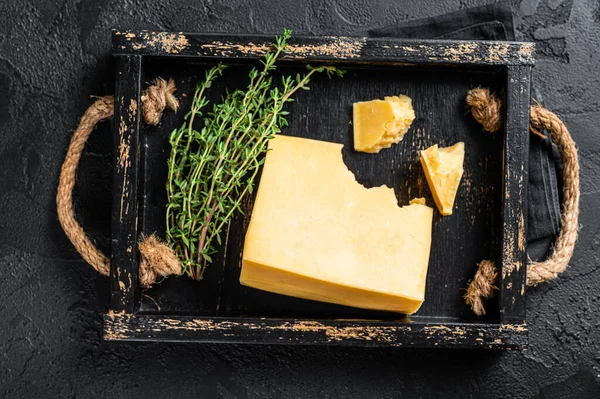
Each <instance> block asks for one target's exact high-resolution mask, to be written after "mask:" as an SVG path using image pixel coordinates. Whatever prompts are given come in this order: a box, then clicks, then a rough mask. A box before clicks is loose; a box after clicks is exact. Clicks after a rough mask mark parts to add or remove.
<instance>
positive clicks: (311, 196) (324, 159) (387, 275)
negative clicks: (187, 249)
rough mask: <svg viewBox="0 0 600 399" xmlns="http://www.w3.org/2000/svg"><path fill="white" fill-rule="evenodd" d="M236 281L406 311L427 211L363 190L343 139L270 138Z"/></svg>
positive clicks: (412, 305) (417, 274)
mask: <svg viewBox="0 0 600 399" xmlns="http://www.w3.org/2000/svg"><path fill="white" fill-rule="evenodd" d="M269 148H270V151H268V152H267V156H266V160H265V165H264V169H263V172H262V176H261V180H260V186H259V189H258V192H257V197H256V202H255V204H254V209H253V211H252V217H251V219H250V225H249V227H248V231H247V233H246V241H245V244H244V253H243V261H242V272H241V277H240V282H241V283H242V284H243V285H246V286H249V287H254V288H258V289H262V290H266V291H271V292H275V293H278V294H284V295H290V296H295V297H300V298H305V299H312V300H317V301H323V302H331V303H337V304H342V305H347V306H354V307H359V308H366V309H381V310H388V311H395V312H402V313H406V314H411V313H414V312H416V311H417V309H419V307H420V306H421V304H422V302H423V299H424V295H425V280H426V274H427V265H428V262H429V251H430V247H431V222H432V217H433V210H432V209H431V208H429V207H427V206H425V205H421V204H413V205H409V206H404V207H399V206H398V205H397V200H396V196H395V194H394V190H393V189H391V188H388V187H386V186H381V187H375V188H370V189H367V188H365V187H363V186H362V185H360V184H359V183H357V182H356V180H355V178H354V175H353V174H352V173H351V172H350V171H349V170H348V169H347V168H346V166H345V165H344V161H343V159H342V154H341V150H342V145H341V144H334V143H327V142H323V141H315V140H309V139H302V138H294V137H287V136H282V135H277V136H276V137H275V138H274V139H272V140H270V141H269Z"/></svg>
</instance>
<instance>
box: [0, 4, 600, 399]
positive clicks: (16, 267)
mask: <svg viewBox="0 0 600 399" xmlns="http://www.w3.org/2000/svg"><path fill="white" fill-rule="evenodd" d="M253 3H254V5H250V4H252V3H250V2H242V1H239V0H237V1H227V2H225V1H223V2H212V1H208V2H204V3H200V2H198V3H196V2H194V3H192V2H190V1H176V0H166V1H160V2H159V1H153V2H142V1H106V0H101V1H98V0H94V1H91V0H86V1H80V2H68V1H59V2H57V1H49V0H46V1H41V0H40V1H38V2H33V1H31V2H26V1H16V0H15V1H10V0H4V1H3V2H2V3H1V4H0V94H1V95H2V99H1V101H0V179H1V183H0V186H1V187H2V190H0V204H1V206H0V220H1V222H0V226H1V231H0V243H1V244H0V266H1V267H0V281H2V288H1V290H0V334H1V338H2V339H1V340H0V394H3V395H4V396H6V397H57V396H59V397H71V396H83V397H87V396H102V397H141V396H143V397H168V396H171V395H172V396H181V395H183V396H191V395H192V394H196V395H197V396H199V395H203V396H205V397H219V396H221V397H302V396H312V397H325V396H333V397H347V396H351V395H352V396H357V397H398V396H406V397H419V396H421V397H430V396H433V394H435V393H438V394H442V395H443V396H445V397H461V398H462V397H469V396H471V397H484V396H485V397H489V398H494V397H499V398H500V397H502V398H504V397H541V398H564V397H574V398H575V397H584V398H585V397H589V398H594V397H598V396H600V378H599V377H598V376H599V375H600V322H599V319H598V314H599V312H600V271H598V268H599V265H600V259H599V255H600V249H599V246H600V239H599V236H598V235H599V233H600V217H599V216H598V214H597V209H598V208H599V206H600V174H599V173H598V172H597V170H596V169H597V168H598V167H599V166H600V156H599V155H598V154H599V153H600V133H599V132H598V126H600V103H599V100H598V99H599V98H600V74H599V73H598V69H597V68H598V66H597V65H598V63H599V61H600V52H598V49H599V48H600V7H599V5H598V2H597V1H596V0H566V1H561V0H524V1H522V2H520V1H513V2H512V3H513V10H514V11H515V12H516V14H517V20H516V26H517V30H518V37H517V38H518V39H524V40H535V41H536V42H537V45H538V54H537V59H538V61H537V64H536V68H535V70H534V85H535V87H536V90H537V97H538V100H541V101H543V103H544V105H546V106H547V107H549V108H550V109H552V110H554V111H555V112H557V113H558V114H559V115H560V116H561V117H563V118H564V120H565V121H566V123H567V125H568V126H569V128H570V129H571V131H572V132H573V135H574V136H575V140H576V141H577V143H578V146H579V149H580V157H581V158H580V161H581V168H582V201H581V225H582V228H581V238H580V240H579V243H578V247H577V249H576V252H575V255H574V257H573V262H572V266H571V268H570V269H569V270H568V271H567V272H566V273H565V274H564V275H563V276H562V277H561V278H559V279H558V280H556V281H554V282H551V283H548V284H545V285H543V286H541V287H539V288H537V289H531V290H529V291H528V298H527V306H528V323H529V329H530V349H529V350H528V351H526V352H523V353H502V354H499V353H497V354H494V353H487V352H486V353H481V352H459V351H431V350H430V351H419V350H402V349H397V350H380V349H348V348H320V347H317V348H310V347H278V346H237V345H229V346H213V345H173V344H143V345H142V344H138V345H136V344H115V343H107V342H103V341H102V340H101V336H100V334H101V328H102V325H101V316H102V314H103V312H104V311H105V310H106V306H107V302H108V279H106V278H103V277H99V276H98V275H97V274H96V272H94V271H93V270H92V269H91V268H90V267H89V266H87V265H85V264H84V262H83V261H82V260H81V259H80V258H79V256H78V255H77V254H76V253H75V251H74V250H73V249H72V247H71V245H70V243H69V242H68V241H67V239H66V237H65V236H64V234H63V233H62V231H61V230H60V227H59V225H58V223H57V220H56V212H55V210H54V195H55V190H56V184H57V179H58V173H59V168H60V163H61V162H62V158H63V156H64V153H65V149H66V146H67V143H68V141H69V138H70V135H71V133H72V131H73V129H74V128H75V126H76V124H77V120H78V118H79V116H80V115H81V113H82V112H83V111H84V109H85V108H86V106H87V105H88V104H89V95H90V94H105V93H108V91H105V90H104V89H105V86H106V85H105V84H106V83H108V82H110V81H111V80H112V79H113V70H114V62H113V61H112V60H111V58H110V56H109V50H110V36H109V29H110V28H128V29H142V28H147V29H155V30H187V31H201V30H203V31H222V32H240V33H242V32H254V33H275V32H279V31H280V30H281V27H282V26H287V27H290V28H292V29H294V30H296V32H299V33H300V32H301V33H306V34H350V33H352V32H354V31H357V30H365V29H368V28H371V27H377V26H383V25H386V24H390V23H394V22H395V21H404V20H409V19H415V18H418V17H422V16H432V15H436V14H441V13H444V12H448V11H452V10H456V9H459V8H461V7H466V6H472V5H478V4H483V3H485V2H484V1H470V0H460V1H444V2H441V1H439V2H434V1H431V0H430V1H422V2H418V3H417V2H415V3H414V4H412V5H410V4H408V2H406V3H407V4H404V2H395V1H391V0H380V1H373V2H371V3H370V4H369V5H368V6H366V7H361V6H360V5H359V4H360V3H359V2H358V1H342V0H323V1H311V2H300V1H278V2H275V1H273V2H266V1H257V2H253ZM107 87H108V88H109V90H110V87H111V86H107ZM110 149H111V138H110V136H109V133H108V129H107V128H106V127H103V128H101V129H99V131H98V132H97V133H96V134H95V135H94V136H92V139H91V141H90V143H89V145H88V147H87V148H86V151H85V154H84V158H83V168H82V169H81V171H80V174H79V176H80V182H84V181H85V184H79V185H78V186H77V187H76V191H77V194H76V207H77V209H78V213H79V215H80V216H79V218H80V220H81V221H82V222H83V223H84V224H85V226H86V227H87V228H88V229H89V230H90V234H91V235H92V236H93V237H94V238H95V239H97V240H99V241H100V243H101V244H102V245H103V246H104V247H105V248H106V247H107V244H108V240H107V238H108V237H109V234H110V222H109V221H110V203H111V200H110V198H111V193H110V186H111V176H112V165H111V159H112V155H111V154H110Z"/></svg>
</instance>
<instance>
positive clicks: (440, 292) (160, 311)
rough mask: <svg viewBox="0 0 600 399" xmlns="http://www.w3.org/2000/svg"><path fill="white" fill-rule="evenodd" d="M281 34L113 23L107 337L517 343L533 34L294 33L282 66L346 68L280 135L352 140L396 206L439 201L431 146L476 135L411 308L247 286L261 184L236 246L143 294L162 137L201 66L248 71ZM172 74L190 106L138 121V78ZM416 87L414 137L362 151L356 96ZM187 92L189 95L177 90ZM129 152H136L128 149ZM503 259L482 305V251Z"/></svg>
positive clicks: (348, 148)
mask: <svg viewBox="0 0 600 399" xmlns="http://www.w3.org/2000/svg"><path fill="white" fill-rule="evenodd" d="M272 40H273V37H272V36H229V35H221V34H219V35H217V34H182V33H165V32H161V33H156V32H113V52H114V55H115V56H116V61H117V62H116V64H117V83H116V96H115V98H116V113H115V130H116V134H115V140H114V143H115V163H114V164H115V179H114V182H115V183H114V202H113V225H112V226H113V227H112V262H111V266H112V270H111V292H112V296H111V311H110V312H109V313H108V314H107V315H106V316H105V338H106V339H108V340H137V341H193V342H238V343H239V342H243V343H300V344H343V345H357V346H407V347H460V348H504V349H521V348H524V347H525V346H526V344H527V330H526V327H525V296H524V295H525V294H524V293H525V266H526V241H525V237H526V223H525V220H526V198H527V162H528V147H529V145H528V144H529V142H528V140H529V132H528V126H529V104H530V77H531V68H532V66H533V62H534V59H533V44H531V43H516V42H483V41H478V42H467V41H426V40H400V39H367V38H351V37H298V36H296V37H293V38H292V40H291V41H290V46H289V48H290V50H291V51H290V52H289V53H287V54H286V55H285V57H284V58H283V59H282V62H281V63H280V68H279V69H278V73H286V74H287V73H292V72H294V73H295V72H296V71H297V70H300V69H303V68H304V67H305V64H306V63H309V62H310V63H311V64H317V63H336V64H339V65H340V66H341V67H343V68H345V69H346V70H347V74H346V76H345V77H344V78H342V79H339V78H335V79H332V80H328V79H326V78H325V77H316V78H314V79H313V80H312V81H311V90H310V91H302V92H301V93H298V95H297V97H296V102H294V103H292V104H290V105H289V106H288V110H289V111H290V112H291V114H290V118H289V121H290V126H289V127H288V128H286V129H285V130H284V134H287V135H292V136H303V137H310V138H316V139H320V140H326V141H333V142H339V143H343V144H344V150H343V157H344V161H345V163H346V165H347V166H348V167H349V169H350V170H351V171H352V172H353V173H354V174H355V175H356V177H357V180H358V181H359V182H360V183H362V184H364V185H365V186H367V187H371V186H375V185H381V184H387V185H388V186H390V187H394V188H395V190H396V193H397V196H398V200H399V204H400V205H406V204H408V201H409V200H410V199H411V198H414V197H419V196H424V197H426V199H427V203H428V205H430V206H432V207H434V202H433V200H432V197H431V194H430V190H429V188H428V186H427V182H426V180H425V178H424V175H423V172H422V168H421V166H420V165H419V162H418V151H417V150H419V149H424V148H426V147H428V146H430V145H432V144H435V143H438V144H440V145H447V144H453V143H455V142H456V141H459V140H461V141H464V142H465V145H466V157H465V165H464V168H465V173H464V177H463V180H462V183H461V188H460V190H459V193H458V196H457V199H456V204H455V211H454V214H453V215H452V216H450V217H441V216H440V215H439V213H438V212H437V210H436V211H435V216H434V221H433V237H432V249H431V257H430V259H431V260H430V263H429V272H428V276H427V293H426V298H425V303H424V304H423V306H422V308H421V309H420V310H419V312H418V313H417V314H415V315H412V316H410V317H402V316H401V315H397V314H390V313H384V312H374V311H366V310H360V309H353V308H347V307H343V306H337V305H331V304H325V303H318V302H312V301H306V300H301V299H297V298H290V297H285V296H280V295H276V294H271V293H267V292H262V291H259V290H255V289H251V288H246V287H243V286H241V285H240V284H239V274H240V265H241V250H242V246H243V240H244V235H245V230H246V227H247V224H248V221H249V217H250V213H251V212H250V211H251V209H252V203H253V198H251V197H249V198H247V201H246V202H245V205H244V207H245V210H246V212H245V216H243V217H242V216H240V217H238V218H236V219H235V220H234V221H233V222H232V223H231V225H230V228H229V230H228V236H227V238H226V239H224V240H223V241H224V242H226V246H224V248H223V249H222V251H221V252H220V253H219V255H218V256H217V257H216V259H215V261H214V263H213V264H212V265H211V266H209V268H208V269H207V271H206V274H205V279H204V280H203V281H200V282H197V281H193V280H191V279H189V278H186V277H177V278H175V277H173V278H169V279H166V280H165V281H163V282H162V283H161V284H158V285H157V286H155V287H154V288H152V289H150V290H148V291H146V292H144V293H143V295H142V292H141V290H140V288H139V286H138V284H137V281H138V278H137V270H138V254H137V246H136V243H137V242H138V239H139V236H140V234H150V233H153V232H158V234H159V235H161V236H163V237H164V232H165V225H164V213H165V205H166V192H165V182H166V168H167V157H168V154H169V151H170V147H169V143H168V136H169V134H170V132H171V131H172V130H173V129H174V128H175V127H178V126H179V125H180V124H181V123H182V120H183V116H184V114H185V110H186V109H188V108H189V105H190V104H189V103H190V100H191V97H192V96H191V94H192V93H193V88H194V87H195V84H196V82H197V81H198V80H200V79H201V78H202V77H203V76H204V71H205V70H206V68H208V67H210V66H211V65H214V64H215V63H216V62H218V61H224V62H226V63H227V64H228V65H230V68H228V69H227V70H226V72H225V76H224V77H223V78H221V79H220V80H218V81H217V82H216V83H215V84H214V85H213V87H212V88H211V96H212V97H213V99H217V98H219V96H220V95H221V94H222V93H223V90H224V89H225V87H230V88H232V87H238V86H242V85H245V84H246V79H247V72H248V69H249V67H250V66H251V65H252V64H253V63H256V62H257V60H258V59H259V58H260V57H261V56H262V55H263V54H264V52H265V50H267V49H268V48H269V47H268V46H269V43H270V42H271V41H272ZM157 76H161V77H165V78H166V77H172V78H174V79H175V81H176V83H177V87H178V89H179V92H178V93H179V97H180V99H181V103H182V104H181V105H182V109H183V111H180V112H179V113H177V114H173V113H168V114H166V115H165V116H164V117H163V120H162V122H161V124H160V125H159V126H157V127H149V126H146V125H145V124H143V123H141V122H140V107H135V106H133V107H132V106H131V105H132V104H134V105H135V104H139V103H140V92H141V90H142V89H143V87H145V85H146V82H150V81H152V80H153V79H154V78H155V77H157ZM476 86H484V87H490V88H491V89H492V90H494V91H496V92H498V93H501V94H502V96H503V100H504V104H505V105H506V106H505V109H504V114H505V115H504V116H505V118H504V128H503V129H502V130H501V131H500V132H498V133H497V134H496V135H494V136H490V135H488V134H487V133H484V132H483V131H482V129H481V127H480V126H479V125H478V124H477V123H476V122H475V121H474V120H473V118H472V117H471V116H470V115H468V114H467V111H466V108H465V101H464V99H465V96H466V94H467V91H468V90H469V89H471V88H473V87H476ZM401 93H402V94H406V95H408V96H410V97H411V98H412V99H413V105H414V108H415V112H416V115H417V119H416V120H415V121H414V122H413V124H412V126H411V128H410V130H409V132H408V133H407V134H406V136H405V138H404V140H403V141H402V142H401V143H400V144H397V145H394V146H393V147H392V148H390V149H385V150H382V151H381V152H380V153H379V154H376V155H373V154H363V153H357V152H355V151H353V150H352V148H353V146H352V126H351V125H349V121H350V120H351V104H352V103H353V102H355V101H359V100H369V99H373V98H382V97H383V96H386V95H396V94H401ZM184 94H186V96H183V95H184ZM123 151H128V153H129V161H128V162H124V163H121V162H120V159H119V154H121V153H123ZM482 259H492V260H494V261H495V262H496V264H498V265H501V267H502V273H501V276H500V281H499V291H498V295H496V297H495V298H494V299H492V300H490V301H489V302H488V304H487V308H488V314H487V315H486V316H485V317H483V318H479V319H478V318H477V317H476V316H474V314H473V313H472V312H471V310H470V309H469V308H468V307H467V306H466V305H465V304H464V301H463V299H462V295H463V294H464V291H462V289H463V288H465V287H466V285H467V282H468V280H469V279H470V278H472V276H473V274H474V272H475V270H476V265H477V263H478V262H479V261H480V260H482Z"/></svg>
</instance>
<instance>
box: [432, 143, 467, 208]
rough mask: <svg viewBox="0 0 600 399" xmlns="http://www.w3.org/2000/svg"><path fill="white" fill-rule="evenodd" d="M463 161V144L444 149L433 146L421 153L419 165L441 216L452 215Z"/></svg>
mask: <svg viewBox="0 0 600 399" xmlns="http://www.w3.org/2000/svg"><path fill="white" fill-rule="evenodd" d="M464 159H465V144H464V143H463V142H458V143H456V144H454V145H453V146H452V147H446V148H438V145H437V144H435V145H433V146H431V147H429V148H428V149H426V150H423V151H421V165H423V170H424V171H425V177H426V178H427V183H428V184H429V188H430V189H431V193H432V194H433V199H434V200H435V204H436V205H437V207H438V209H439V211H440V213H441V214H442V215H445V216H447V215H452V208H453V207H454V199H455V198H456V192H457V191H458V186H459V184H460V179H461V177H462V175H463V162H464Z"/></svg>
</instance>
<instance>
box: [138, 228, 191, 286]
mask: <svg viewBox="0 0 600 399" xmlns="http://www.w3.org/2000/svg"><path fill="white" fill-rule="evenodd" d="M139 250H140V269H139V278H140V285H141V286H142V288H148V287H150V286H151V285H152V284H154V283H155V282H156V281H157V280H158V278H162V277H166V276H169V275H171V274H181V265H180V264H179V259H177V255H175V252H173V250H172V249H171V248H170V247H169V246H168V245H167V244H166V243H164V242H163V241H161V240H160V239H159V238H158V237H156V235H154V234H152V235H150V236H148V237H142V241H140V243H139Z"/></svg>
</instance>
